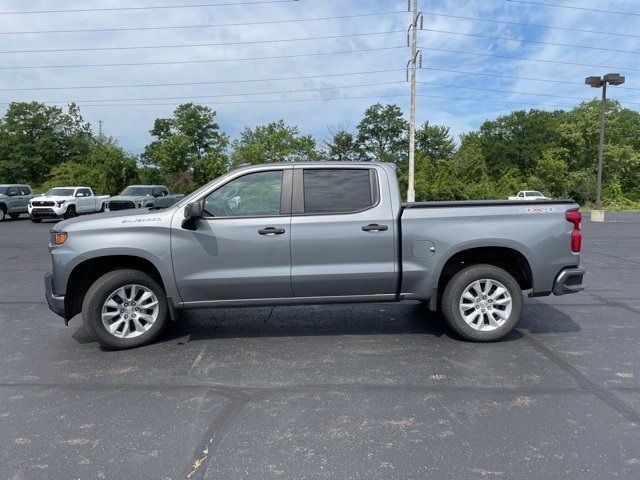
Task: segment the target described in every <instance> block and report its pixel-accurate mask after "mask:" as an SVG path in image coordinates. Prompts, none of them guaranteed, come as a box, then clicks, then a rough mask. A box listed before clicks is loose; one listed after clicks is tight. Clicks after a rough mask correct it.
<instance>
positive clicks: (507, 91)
mask: <svg viewBox="0 0 640 480" xmlns="http://www.w3.org/2000/svg"><path fill="white" fill-rule="evenodd" d="M418 83H420V84H422V85H433V86H437V87H450V88H462V89H465V90H478V91H482V92H492V93H511V94H515V95H532V96H535V97H547V98H560V99H564V100H580V101H581V102H584V101H589V100H590V98H585V97H569V96H564V95H552V94H548V93H533V92H518V91H514V90H499V89H493V88H484V87H471V86H466V85H453V84H450V83H435V82H418ZM620 103H625V104H629V105H640V102H627V101H624V102H620Z"/></svg>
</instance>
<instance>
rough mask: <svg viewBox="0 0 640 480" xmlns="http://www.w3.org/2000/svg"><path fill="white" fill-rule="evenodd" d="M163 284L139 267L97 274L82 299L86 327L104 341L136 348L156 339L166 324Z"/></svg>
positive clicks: (121, 346)
mask: <svg viewBox="0 0 640 480" xmlns="http://www.w3.org/2000/svg"><path fill="white" fill-rule="evenodd" d="M167 317H168V306H167V298H166V295H165V292H164V289H163V288H162V286H160V285H159V284H158V282H156V281H155V280H154V279H153V278H151V277H150V276H149V275H147V274H146V273H144V272H141V271H139V270H115V271H113V272H109V273H106V274H105V275H103V276H102V277H100V278H98V280H96V281H95V283H94V284H93V285H92V286H91V288H89V291H88V292H87V294H86V295H85V297H84V301H83V303H82V319H83V321H84V327H85V329H86V330H87V332H88V333H89V334H91V335H92V336H93V337H94V338H95V339H96V340H97V341H98V342H99V343H100V344H101V345H103V346H105V347H108V348H111V349H115V350H120V349H125V348H134V347H140V346H142V345H146V344H148V343H151V342H152V341H153V340H155V339H156V338H157V337H158V336H159V335H160V333H162V331H163V330H164V328H165V326H166V324H167Z"/></svg>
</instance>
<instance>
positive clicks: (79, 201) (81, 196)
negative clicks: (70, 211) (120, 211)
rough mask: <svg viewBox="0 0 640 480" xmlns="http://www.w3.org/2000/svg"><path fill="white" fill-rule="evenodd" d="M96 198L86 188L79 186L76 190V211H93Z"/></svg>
mask: <svg viewBox="0 0 640 480" xmlns="http://www.w3.org/2000/svg"><path fill="white" fill-rule="evenodd" d="M95 201H96V199H95V198H94V197H93V196H92V195H91V190H89V189H88V188H79V189H78V191H77V192H76V205H77V212H78V213H89V212H94V211H95V206H96V205H95Z"/></svg>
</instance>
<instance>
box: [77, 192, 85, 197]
mask: <svg viewBox="0 0 640 480" xmlns="http://www.w3.org/2000/svg"><path fill="white" fill-rule="evenodd" d="M79 197H84V193H80V192H78V193H76V198H79Z"/></svg>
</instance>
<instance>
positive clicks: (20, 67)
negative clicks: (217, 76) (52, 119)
mask: <svg viewBox="0 0 640 480" xmlns="http://www.w3.org/2000/svg"><path fill="white" fill-rule="evenodd" d="M376 35H377V34H376ZM349 36H354V35H353V34H352V35H349ZM319 39H320V37H316V38H314V39H313V40H319ZM307 40H311V39H310V38H308V39H307ZM283 41H284V40H283ZM286 41H293V40H286ZM263 43H264V42H263ZM227 45H228V44H227ZM400 48H406V47H404V46H397V47H375V48H361V49H356V50H338V51H333V52H312V53H298V54H291V55H269V56H262V57H235V58H215V59H202V60H169V61H158V62H124V63H83V64H72V65H12V66H6V67H0V70H27V69H29V70H30V69H35V68H93V67H131V66H145V65H180V64H190V63H217V62H244V61H250V60H251V61H252V60H274V59H279V58H299V57H316V56H323V55H340V54H349V53H363V52H376V51H381V50H396V49H400Z"/></svg>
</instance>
